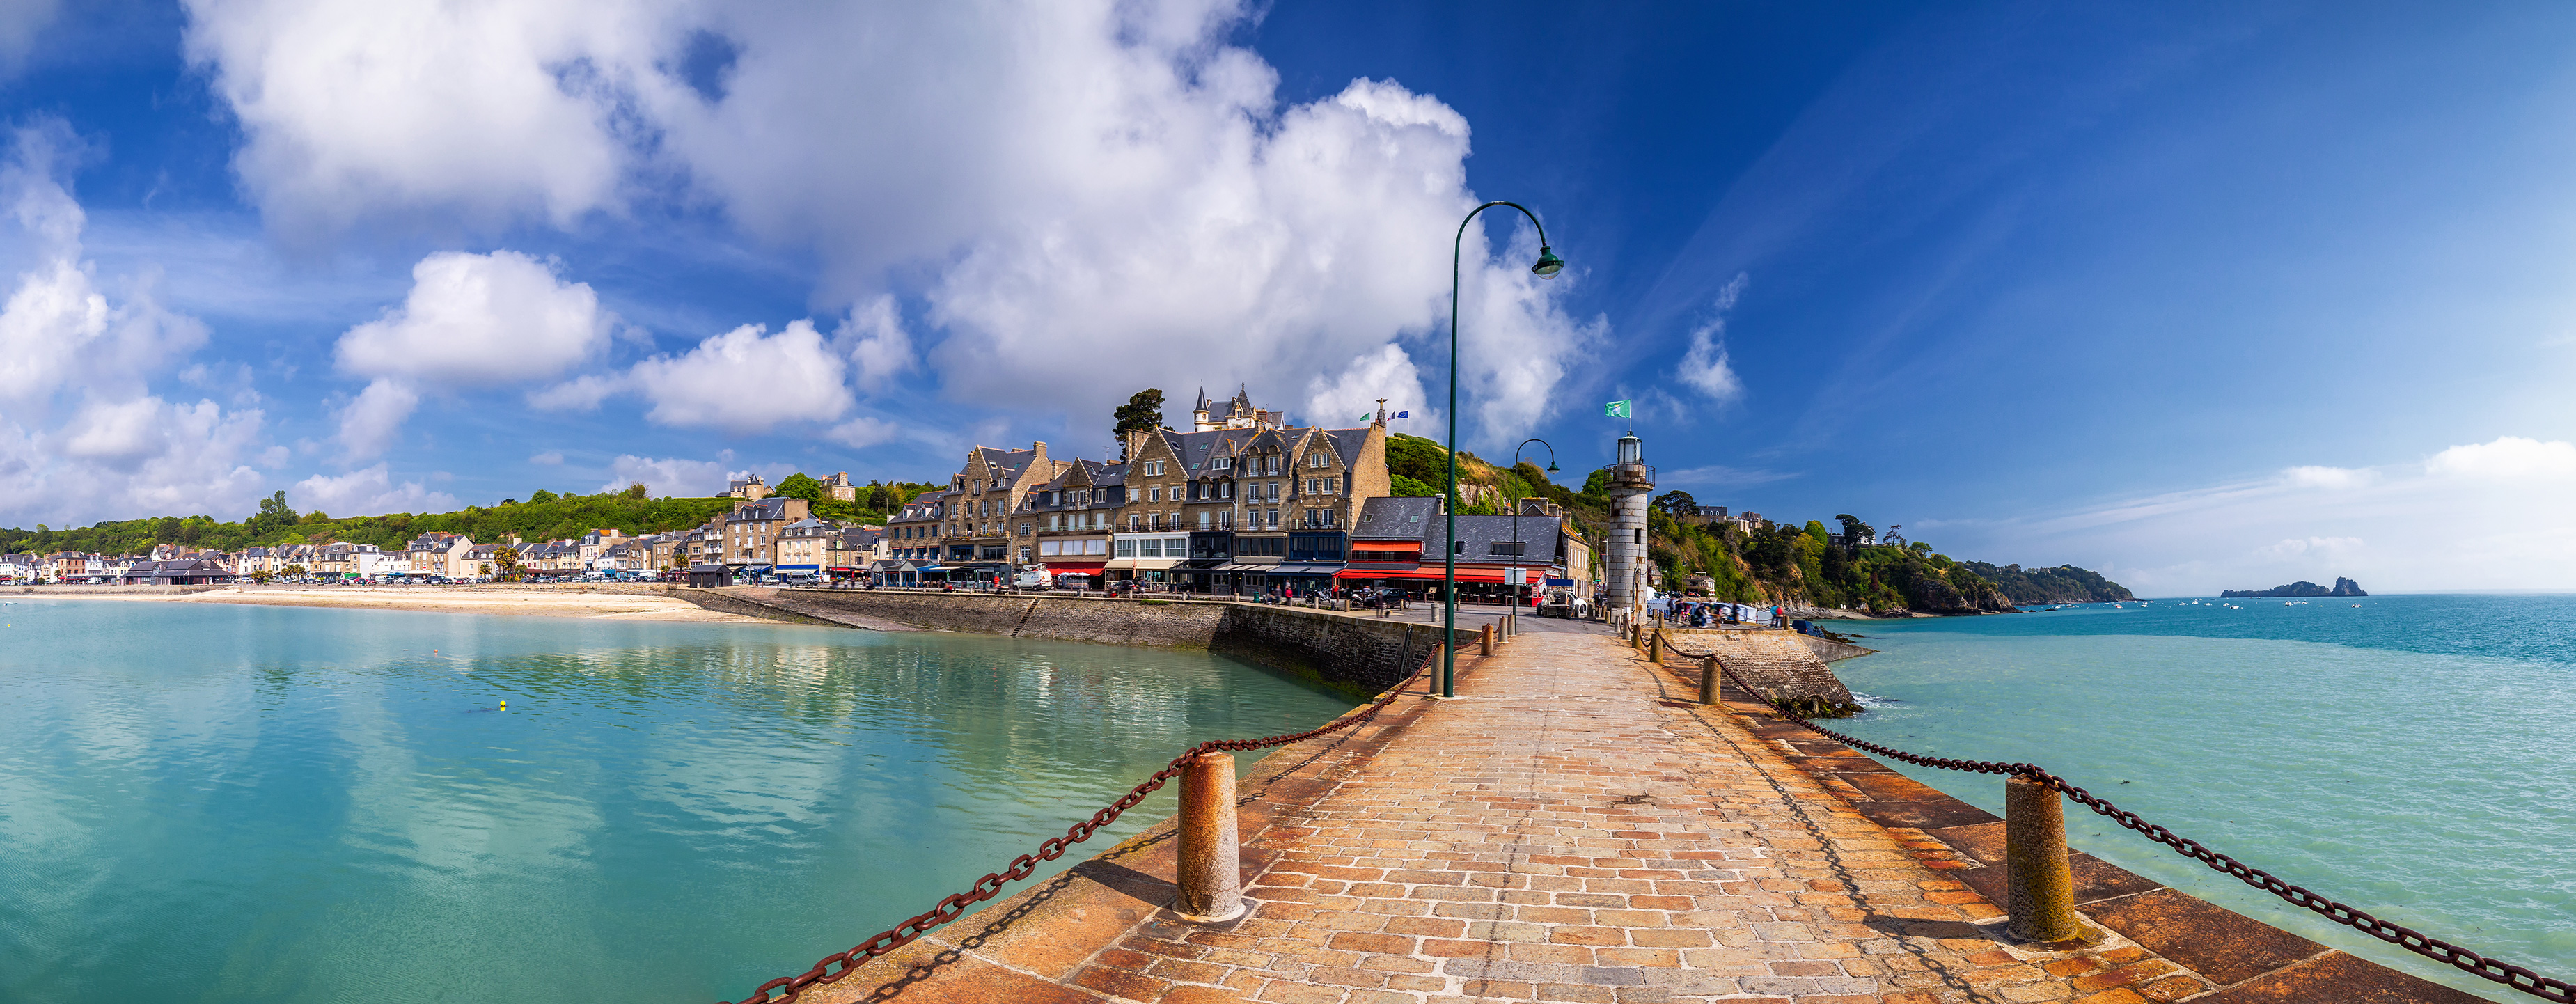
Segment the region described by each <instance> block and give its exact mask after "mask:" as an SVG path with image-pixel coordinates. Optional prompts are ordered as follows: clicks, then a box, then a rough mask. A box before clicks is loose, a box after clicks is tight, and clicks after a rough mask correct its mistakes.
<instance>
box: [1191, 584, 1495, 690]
mask: <svg viewBox="0 0 2576 1004" xmlns="http://www.w3.org/2000/svg"><path fill="white" fill-rule="evenodd" d="M1225 608H1226V613H1225V619H1224V621H1223V622H1222V623H1220V625H1219V626H1218V629H1217V633H1216V637H1215V638H1214V639H1213V640H1212V642H1211V644H1210V645H1209V646H1208V647H1209V648H1210V650H1212V651H1215V652H1218V653H1221V654H1224V655H1229V656H1233V657H1235V658H1238V659H1241V660H1243V661H1245V662H1250V663H1255V664H1258V665H1263V666H1269V667H1271V668H1273V669H1279V670H1285V671H1287V672H1290V673H1294V674H1297V675H1299V676H1308V677H1312V678H1314V679H1318V680H1322V681H1324V682H1326V683H1331V684H1336V685H1339V686H1344V687H1351V688H1355V689H1357V690H1358V691H1361V692H1364V693H1376V692H1378V691H1381V690H1385V689H1386V688H1388V687H1392V686H1394V685H1395V684H1396V682H1397V681H1399V680H1402V679H1404V677H1405V675H1406V674H1408V673H1411V672H1413V669H1414V667H1416V666H1419V665H1421V664H1422V660H1423V659H1425V658H1427V657H1429V656H1430V654H1431V651H1432V649H1434V648H1436V647H1438V646H1439V644H1440V632H1441V629H1440V628H1439V627H1438V626H1437V625H1432V624H1410V623H1406V622H1403V621H1397V620H1388V619H1380V618H1376V617H1369V616H1353V615H1351V614H1344V613H1336V612H1332V611H1325V610H1306V609H1300V608H1297V607H1279V606H1263V605H1256V604H1250V603H1229V604H1225ZM1476 638H1477V633H1476V632H1473V631H1460V632H1458V640H1459V644H1461V645H1470V644H1474V643H1475V639H1476Z"/></svg>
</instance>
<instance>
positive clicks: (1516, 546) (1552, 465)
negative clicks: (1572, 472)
mask: <svg viewBox="0 0 2576 1004" xmlns="http://www.w3.org/2000/svg"><path fill="white" fill-rule="evenodd" d="M1564 265H1565V263H1564V262H1562V261H1560V262H1557V266H1558V267H1560V268H1562V267H1564ZM1531 443H1537V444H1538V445H1540V446H1544V447H1547V472H1548V473H1550V474H1554V473H1556V444H1554V443H1550V442H1548V441H1547V440H1544V439H1538V438H1535V437H1533V438H1530V439H1524V440H1521V445H1519V446H1517V447H1514V448H1513V449H1512V466H1513V467H1514V468H1518V467H1520V465H1521V453H1522V451H1525V450H1528V449H1529V444H1531ZM1521 557H1522V555H1521V500H1519V499H1517V498H1516V499H1513V500H1512V571H1513V572H1516V573H1518V574H1519V575H1520V579H1521V581H1520V582H1518V583H1516V584H1517V585H1523V586H1526V585H1528V584H1529V570H1528V569H1526V568H1523V567H1521V565H1522V562H1521V560H1520V559H1521ZM1527 599H1528V597H1526V596H1523V595H1521V594H1520V593H1518V592H1514V593H1513V594H1512V614H1513V615H1514V616H1518V615H1519V614H1520V612H1521V608H1522V607H1523V606H1527V605H1528V604H1527V603H1526V602H1524V601H1526V600H1527Z"/></svg>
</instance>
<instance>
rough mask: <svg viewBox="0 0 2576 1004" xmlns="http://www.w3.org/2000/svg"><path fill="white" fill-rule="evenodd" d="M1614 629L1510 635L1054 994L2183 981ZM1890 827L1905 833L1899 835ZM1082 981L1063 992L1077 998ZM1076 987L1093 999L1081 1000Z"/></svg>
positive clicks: (1646, 990) (2111, 987) (2169, 985)
mask: <svg viewBox="0 0 2576 1004" xmlns="http://www.w3.org/2000/svg"><path fill="white" fill-rule="evenodd" d="M1687 691H1688V684H1687V683H1685V682H1683V681H1680V680H1676V679H1675V678H1673V677H1671V676H1668V675H1665V674H1663V673H1662V672H1661V671H1660V670H1659V669H1658V668H1654V667H1651V666H1650V665H1649V664H1648V663H1646V662H1645V661H1644V660H1643V659H1642V658H1640V657H1639V656H1638V655H1637V653H1635V652H1634V651H1633V650H1631V649H1629V648H1628V647H1626V646H1624V645H1622V644H1620V643H1618V642H1617V641H1616V639H1613V638H1608V637H1604V636H1599V635H1583V634H1536V633H1532V634H1527V635H1524V636H1523V637H1522V638H1520V639H1519V640H1517V641H1515V642H1514V643H1513V644H1511V645H1509V646H1506V648H1505V650H1504V651H1503V652H1501V653H1498V654H1497V655H1495V656H1494V657H1493V658H1491V659H1489V660H1484V661H1482V662H1481V663H1480V664H1479V665H1478V666H1477V667H1476V670H1475V672H1474V673H1472V674H1471V675H1468V676H1465V677H1463V678H1462V679H1461V681H1460V686H1459V692H1460V698H1459V699H1458V700H1456V701H1453V702H1446V703H1443V704H1441V705H1440V706H1438V707H1436V708H1432V709H1430V710H1429V712H1428V713H1426V714H1423V715H1421V716H1419V717H1416V718H1414V719H1412V720H1411V721H1410V722H1409V723H1408V724H1407V725H1405V726H1404V727H1403V731H1402V734H1401V735H1399V736H1396V737H1394V739H1393V741H1391V742H1389V743H1388V744H1387V745H1386V746H1385V747H1384V748H1383V749H1382V750H1380V751H1379V752H1377V753H1376V754H1375V755H1374V756H1371V757H1368V758H1366V759H1365V760H1364V761H1360V762H1357V763H1354V764H1352V765H1350V766H1349V767H1348V768H1346V770H1345V771H1344V772H1343V775H1342V776H1341V777H1339V778H1336V779H1334V780H1335V781H1336V783H1337V786H1336V787H1334V788H1333V789H1332V790H1331V791H1330V793H1329V794H1326V795H1324V796H1323V797H1322V798H1321V799H1319V800H1317V801H1315V802H1314V803H1312V806H1311V808H1310V809H1307V810H1305V811H1303V812H1302V813H1283V815H1282V816H1281V817H1280V818H1278V819H1275V820H1273V821H1272V823H1271V825H1270V826H1269V827H1268V828H1267V829H1266V830H1265V831H1264V832H1262V833H1261V834H1260V835H1259V836H1258V837H1257V838H1255V839H1254V840H1253V841H1252V843H1251V845H1250V846H1248V847H1247V857H1254V858H1259V859H1262V860H1266V862H1267V865H1266V867H1265V868H1264V869H1262V871H1261V872H1260V874H1259V875H1258V877H1257V878H1256V879H1255V880H1254V881H1253V884H1252V886H1251V888H1250V889H1249V894H1250V896H1251V898H1252V899H1254V900H1255V901H1257V902H1256V905H1255V908H1254V909H1253V911H1252V913H1250V914H1249V915H1248V916H1247V917H1245V918H1244V919H1242V920H1239V921H1236V922H1233V923H1232V924H1229V925H1222V926H1218V927H1204V926H1193V925H1188V924H1183V923H1179V922H1177V921H1175V920H1173V919H1172V918H1171V915H1170V914H1169V913H1168V912H1162V913H1158V914H1155V915H1154V918H1153V919H1148V920H1145V921H1144V922H1143V923H1141V924H1139V925H1138V926H1136V927H1135V928H1134V929H1132V930H1131V931H1130V932H1129V933H1128V935H1127V936H1126V937H1125V938H1124V939H1123V940H1121V941H1119V942H1118V943H1117V944H1115V945H1114V946H1112V947H1108V948H1105V949H1102V950H1101V951H1099V952H1098V953H1097V954H1095V955H1093V956H1092V957H1091V958H1090V959H1088V960H1087V962H1086V964H1084V965H1082V966H1080V967H1078V968H1076V969H1074V970H1073V971H1072V972H1071V973H1070V974H1069V978H1068V979H1064V980H1062V982H1061V983H1060V984H1059V986H1062V985H1063V984H1070V986H1067V987H1064V988H1065V989H1072V988H1074V987H1079V988H1084V989H1086V990H1088V991H1090V992H1092V993H1097V994H1100V995H1104V996H1107V997H1112V998H1122V999H1131V1000H1139V1001H1154V1002H1164V1004H1202V1002H1212V1001H1235V1000H1252V1001H1265V1002H1273V1004H1394V1002H1427V1001H1457V1000H1478V1001H1576V1002H1619V1004H1643V1002H1664V1001H1672V1002H1679V1001H1748V1002H1782V1004H1785V1002H1792V1001H1794V1002H1799V1004H1860V1002H1869V1004H1935V1002H1941V1004H1955V1002H1969V1001H1981V1002H2020V1001H2056V1000H2071V1001H2081V1002H2084V1004H2144V1002H2148V1001H2167V1000H2177V999H2180V998H2182V997H2186V996H2191V995H2197V994H2202V993H2206V992H2207V991H2208V990H2209V989H2210V988H2209V986H2208V985H2207V984H2204V983H2201V982H2200V981H2199V980H2197V979H2194V978H2190V977H2188V976H2187V975H2184V976H2182V978H2179V979H2177V978H2176V977H2177V975H2178V974H2181V973H2182V971H2181V970H2180V969H2178V967H2175V966H2173V965H2172V964H2171V963H2168V962H2165V961H2163V960H2161V959H2158V958H2155V957H2153V956H2151V955H2149V954H2148V953H2147V952H2145V951H2144V950H2143V949H2140V948H2137V947H2136V946H2135V945H2132V944H2130V943H2128V942H2125V941H2122V940H2120V939H2119V938H2118V937H2117V936H2116V935H2112V936H2110V937H2109V939H2108V940H2106V941H2104V942H2102V943H2100V944H2098V945H2096V946H2095V947H2094V948H2093V949H2091V950H2088V951H2077V952H2052V951H2047V950H2044V949H2039V948H2037V946H2024V945H2018V944H2009V943H2006V940H2005V936H2004V935H2003V933H2002V931H2001V925H2000V924H1999V923H1996V921H1998V920H1999V911H1998V910H1996V909H1995V908H1994V907H1993V906H1992V905H1990V904H1989V903H1988V902H1987V901H1986V900H1985V899H1984V898H1982V897H1980V896H1979V895H1978V894H1977V893H1975V892H1973V891H1971V890H1969V889H1968V888H1967V887H1966V886H1964V885H1963V884H1961V883H1959V882H1957V881H1954V880H1952V879H1950V878H1947V877H1945V869H1948V868H1956V867H1959V864H1960V863H1959V862H1958V861H1956V860H1954V859H1952V856H1951V855H1948V854H1946V853H1943V852H1941V851H1940V850H1939V848H1940V846H1941V845H1939V844H1937V843H1931V844H1929V846H1928V847H1921V846H1916V845H1917V844H1921V843H1923V841H1921V838H1919V837H1913V836H1910V835H1904V834H1898V833H1893V832H1891V831H1889V830H1887V829H1885V828H1882V827H1881V826H1879V825H1878V824H1876V823H1873V822H1871V821H1869V820H1867V819H1865V818H1862V817H1861V816H1859V815H1857V814H1855V813H1853V812H1852V811H1851V810H1850V808H1849V806H1848V805H1847V804H1846V803H1845V802H1843V800H1842V799H1841V797H1840V796H1838V795H1835V794H1833V793H1831V792H1828V791H1826V790H1824V789H1822V788H1820V787H1819V786H1818V785H1817V783H1816V782H1814V781H1812V780H1810V779H1809V777H1808V776H1807V775H1806V774H1805V773H1803V772H1801V771H1799V770H1797V769H1796V768H1795V767H1793V766H1791V765H1789V764H1788V763H1787V762H1786V761H1784V760H1783V759H1782V758H1781V756H1780V755H1779V753H1778V752H1777V751H1776V750H1775V749H1774V748H1773V747H1771V746H1769V745H1767V744H1765V743H1763V742H1761V741H1759V740H1757V739H1756V738H1754V737H1753V736H1752V735H1751V734H1750V733H1748V732H1747V731H1745V730H1744V729H1743V728H1742V727H1740V726H1739V725H1738V724H1736V723H1735V721H1734V720H1733V719H1731V718H1729V717H1728V716H1726V715H1725V714H1724V713H1722V712H1718V711H1715V710H1712V709H1705V708H1699V707H1697V706H1695V705H1689V704H1685V703H1681V702H1683V701H1685V700H1687V698H1688V693H1687ZM1909 840H1911V841H1913V843H1909V842H1908V841H1909ZM1085 996H1086V997H1087V996H1088V995H1087V994H1086V995H1085ZM1090 999H1098V998H1090Z"/></svg>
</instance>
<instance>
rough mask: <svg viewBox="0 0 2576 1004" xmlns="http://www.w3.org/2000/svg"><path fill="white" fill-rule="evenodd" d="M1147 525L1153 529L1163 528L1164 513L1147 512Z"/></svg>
mask: <svg viewBox="0 0 2576 1004" xmlns="http://www.w3.org/2000/svg"><path fill="white" fill-rule="evenodd" d="M1145 526H1146V528H1147V529H1153V530H1160V529H1162V528H1163V514H1162V513H1159V512H1149V513H1146V514H1145Z"/></svg>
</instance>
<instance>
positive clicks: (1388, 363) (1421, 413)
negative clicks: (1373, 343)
mask: <svg viewBox="0 0 2576 1004" xmlns="http://www.w3.org/2000/svg"><path fill="white" fill-rule="evenodd" d="M1379 398H1385V399H1386V410H1387V413H1388V414H1390V415H1392V414H1394V413H1395V412H1398V411H1409V412H1412V413H1413V416H1414V417H1415V418H1427V417H1429V416H1432V415H1435V414H1437V413H1438V409H1435V408H1432V407H1430V406H1429V402H1430V396H1429V395H1428V394H1426V393H1425V392H1424V391H1423V389H1422V371H1421V370H1420V369H1418V368H1416V367H1415V366H1414V365H1413V357H1412V356H1410V355H1408V354H1406V353H1405V351H1404V346H1401V345H1394V344H1387V345H1381V346H1378V347H1377V348H1376V349H1373V350H1370V351H1367V352H1362V353H1360V354H1359V355H1357V356H1353V357H1352V358H1351V361H1350V363H1349V365H1346V366H1343V367H1342V369H1341V371H1340V372H1339V373H1335V374H1330V375H1327V374H1323V373H1318V374H1316V375H1315V377H1314V378H1313V379H1311V380H1308V381H1307V382H1306V415H1305V418H1306V420H1307V421H1309V422H1313V423H1315V424H1318V425H1322V426H1325V427H1327V428H1337V429H1338V428H1348V427H1350V426H1354V425H1361V424H1365V423H1366V422H1368V421H1369V419H1370V418H1374V417H1376V415H1377V409H1378V403H1377V402H1378V399H1379ZM1361 416H1368V418H1363V417H1361Z"/></svg>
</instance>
